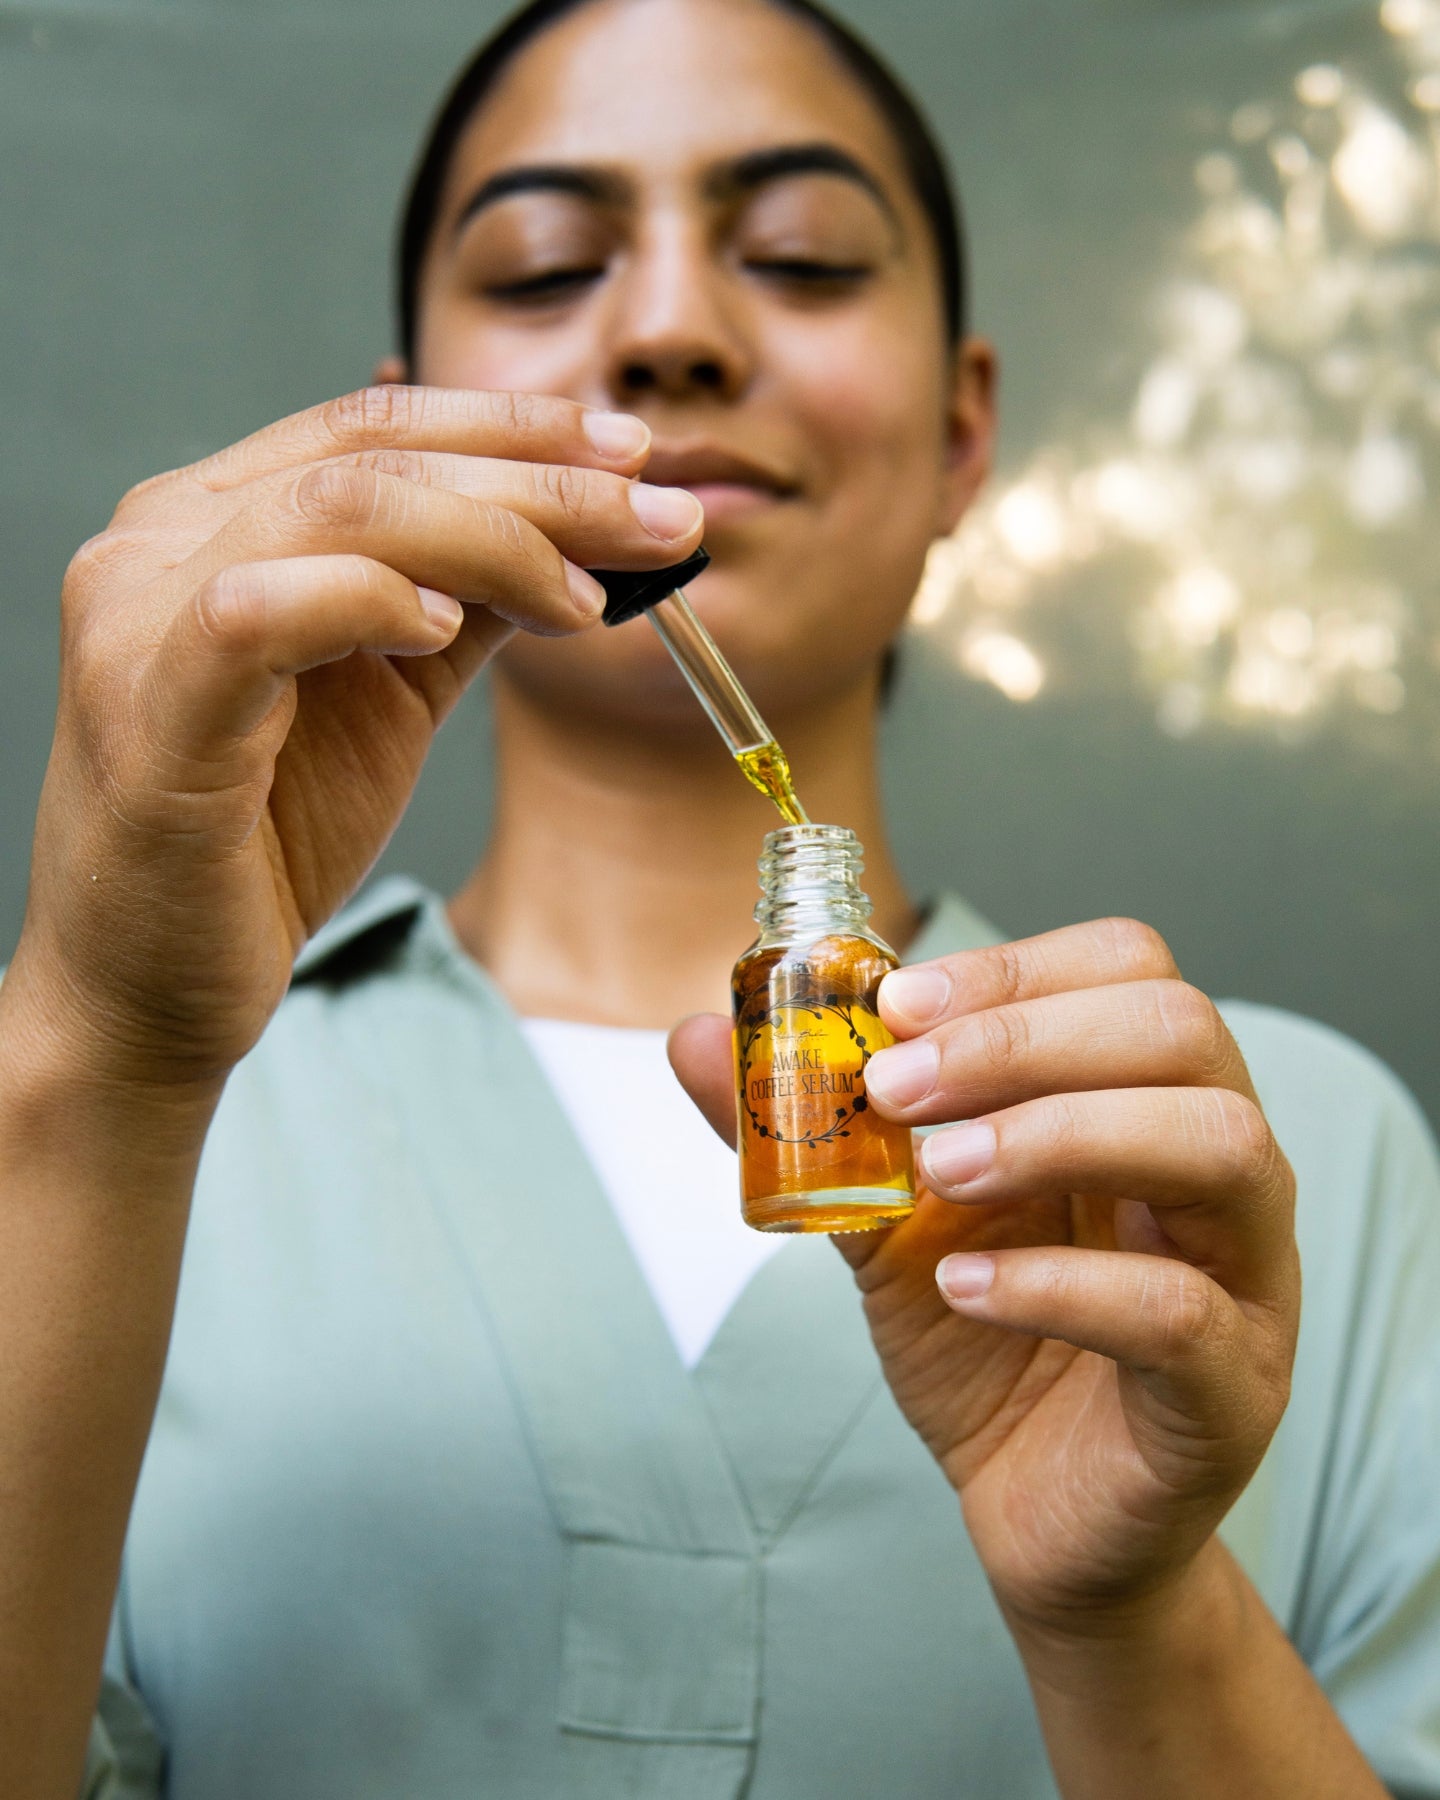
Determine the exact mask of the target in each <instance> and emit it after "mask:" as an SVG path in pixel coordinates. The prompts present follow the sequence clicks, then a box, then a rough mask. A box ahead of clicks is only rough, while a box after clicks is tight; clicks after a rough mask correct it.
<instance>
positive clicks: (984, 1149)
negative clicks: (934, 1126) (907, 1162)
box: [920, 1119, 995, 1187]
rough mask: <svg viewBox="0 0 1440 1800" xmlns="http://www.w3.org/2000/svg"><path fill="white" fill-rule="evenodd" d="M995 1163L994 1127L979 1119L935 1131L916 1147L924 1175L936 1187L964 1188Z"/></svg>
mask: <svg viewBox="0 0 1440 1800" xmlns="http://www.w3.org/2000/svg"><path fill="white" fill-rule="evenodd" d="M994 1160H995V1127H994V1126H993V1125H986V1124H985V1123H984V1122H983V1121H981V1120H978V1119H977V1120H973V1121H972V1122H970V1123H968V1124H965V1125H954V1126H952V1127H951V1128H950V1130H948V1131H937V1132H936V1133H935V1134H934V1136H933V1137H928V1138H926V1140H925V1142H924V1143H923V1144H922V1145H921V1146H920V1161H921V1164H922V1165H923V1167H924V1170H925V1173H926V1175H928V1176H929V1178H930V1180H931V1181H932V1182H935V1183H936V1184H937V1185H938V1186H940V1187H964V1185H965V1183H966V1182H967V1181H975V1180H977V1179H978V1178H979V1177H980V1176H981V1175H983V1174H984V1173H985V1171H986V1170H987V1169H988V1168H989V1167H990V1165H991V1163H993V1162H994Z"/></svg>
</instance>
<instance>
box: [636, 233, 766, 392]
mask: <svg viewBox="0 0 1440 1800" xmlns="http://www.w3.org/2000/svg"><path fill="white" fill-rule="evenodd" d="M614 291H615V309H614V313H613V315H612V318H611V321H610V324H611V331H610V343H609V346H608V350H609V358H608V360H609V387H610V393H611V397H612V399H613V400H614V401H615V403H616V404H618V405H621V406H629V405H633V404H635V403H636V402H638V401H641V400H643V399H644V398H645V397H646V396H647V395H648V396H654V397H660V398H664V399H666V400H680V401H683V400H693V399H700V398H712V399H719V400H735V399H738V398H739V396H740V395H741V394H742V393H743V392H744V390H745V388H746V386H747V385H748V383H749V381H750V378H751V374H752V372H753V367H754V357H753V353H752V351H751V348H750V345H749V342H748V337H747V333H746V331H745V322H744V319H743V316H742V311H743V309H742V307H741V305H740V303H739V300H738V297H737V296H735V295H734V294H733V293H732V292H731V291H730V287H729V282H728V281H727V278H726V271H725V270H724V269H723V268H722V267H720V266H719V264H718V263H717V261H716V259H715V257H714V255H713V253H712V252H711V251H710V248H709V246H708V245H707V244H706V243H705V242H704V241H703V237H702V234H701V232H700V230H699V229H697V228H695V227H689V226H686V225H684V224H677V225H674V226H672V227H670V228H668V229H665V228H657V229H655V230H654V231H652V232H651V233H649V234H647V236H646V238H645V239H644V240H643V241H640V242H637V243H636V245H635V247H634V249H633V252H632V256H631V261H630V265H629V267H628V268H627V269H626V271H625V273H624V274H623V275H622V277H621V279H620V280H619V281H618V282H617V283H616V284H615V290H614Z"/></svg>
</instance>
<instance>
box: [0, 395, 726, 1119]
mask: <svg viewBox="0 0 1440 1800" xmlns="http://www.w3.org/2000/svg"><path fill="white" fill-rule="evenodd" d="M648 447H649V433H648V431H647V430H646V429H645V427H644V426H643V425H642V424H641V422H640V421H639V420H637V419H632V418H629V417H628V416H625V415H615V414H605V413H597V412H594V411H590V410H587V409H586V408H584V407H581V406H578V405H576V404H574V403H572V402H570V401H566V400H561V399H555V398H548V397H537V396H531V395H514V394H493V393H479V392H468V391H457V390H446V389H426V388H405V387H398V386H397V387H379V388H372V389H368V390H365V391H362V392H360V393H357V394H351V395H349V396H347V397H346V398H344V399H341V400H337V401H333V402H331V403H330V404H328V405H325V406H321V407H317V408H314V409H312V410H311V411H308V412H303V413H300V414H297V415H296V416H295V417H293V418H289V419H285V420H282V421H281V422H280V423H279V424H276V425H273V426H271V427H269V428H268V429H267V430H265V431H262V432H259V433H258V434H257V435H255V436H254V437H251V438H247V439H245V440H244V441H243V442H242V443H240V444H238V445H235V446H233V447H232V448H230V449H227V450H224V451H221V452H220V453H219V454H218V455H216V456H212V457H209V458H207V459H206V460H205V461H203V462H200V463H196V464H194V465H193V466H191V467H189V468H185V469H180V470H177V471H175V472H174V473H171V474H166V475H161V476H158V477H156V478H155V479H154V480H152V481H147V482H145V483H143V484H142V485H141V486H139V487H137V488H135V489H134V490H133V491H132V492H131V493H129V494H127V495H126V497H125V499H124V500H123V501H122V502H121V504H120V507H119V509H118V511H117V512H116V514H115V517H114V519H113V520H112V522H111V524H110V526H109V528H108V529H107V530H106V531H104V532H102V533H101V534H100V535H99V536H98V537H95V538H92V539H91V540H90V542H89V543H87V544H86V545H84V546H83V547H82V549H81V550H80V552H79V554H78V555H77V556H76V558H75V560H74V562H73V563H72V564H71V566H70V569H69V572H68V574H67V577H66V581H65V589H64V599H63V631H62V655H61V677H60V704H59V714H58V722H57V730H56V737H55V744H54V749H53V752H52V755H51V760H50V765H49V769H48V771H47V774H46V779H45V785H44V791H43V794H42V798H41V805H40V816H39V821H38V826H37V833H36V844H35V859H34V867H33V872H32V879H31V890H30V899H29V905H28V909H27V913H26V920H25V926H24V930H23V932H22V935H21V940H20V944H19V947H18V948H17V951H16V956H15V961H14V963H13V964H12V967H11V971H10V974H9V977H8V978H7V981H6V983H5V988H4V990H3V992H4V996H5V1000H6V1001H7V1002H8V1003H9V1007H12V1008H13V1007H14V1006H17V1005H18V1006H21V1007H25V1006H29V1009H30V1015H29V1027H30V1036H31V1037H32V1038H33V1035H34V1032H35V1030H36V1029H37V1021H42V1020H43V1029H44V1034H45V1036H46V1037H47V1039H48V1040H49V1041H50V1042H51V1043H53V1044H55V1045H60V1044H63V1045H64V1046H65V1055H66V1059H67V1061H68V1060H69V1059H70V1058H71V1057H73V1056H74V1055H76V1054H79V1055H81V1056H82V1057H83V1059H84V1063H85V1067H86V1069H87V1071H89V1072H91V1073H99V1074H100V1075H101V1076H102V1077H104V1078H107V1079H108V1078H116V1079H121V1080H134V1081H138V1082H141V1083H144V1084H146V1085H147V1086H154V1085H158V1086H160V1087H162V1088H174V1089H180V1088H191V1087H198V1088H200V1089H202V1090H204V1089H213V1090H216V1091H218V1086H219V1084H220V1083H222V1082H223V1079H224V1077H225V1075H226V1074H227V1073H228V1072H229V1070H230V1068H231V1067H232V1066H233V1065H234V1064H235V1063H236V1062H237V1061H238V1060H239V1058H240V1057H241V1056H243V1055H244V1054H245V1052H246V1051H247V1050H249V1049H250V1048H251V1046H252V1045H253V1044H254V1043H255V1041H256V1039H257V1038H258V1036H259V1034H260V1032H261V1030H262V1029H263V1027H264V1025H265V1023H266V1021H267V1020H268V1019H269V1017H270V1015H271V1013H272V1012H273V1011H274V1009H275V1007H276V1006H277V1005H278V1003H279V1001H280V999H281V997H282V995H283V994H284V992H285V989H286V986H287V984H288V982H289V979H290V972H291V966H292V963H293V961H294V958H295V955H296V953H297V952H298V950H299V949H300V947H301V945H302V944H303V943H304V942H305V940H306V939H307V938H308V937H309V936H310V935H311V934H312V933H313V932H314V931H315V930H316V928H317V927H318V926H319V925H321V924H322V923H323V922H324V920H325V919H326V918H328V917H329V916H330V914H331V913H332V912H334V911H335V909H336V908H337V907H338V906H339V905H340V904H341V902H342V901H343V900H344V899H345V898H346V897H347V896H348V895H349V893H350V892H351V891H352V890H353V889H354V887H355V886H356V885H357V883H358V882H359V881H360V880H361V878H362V877H363V875H364V874H365V872H366V871H367V870H368V869H369V867H370V866H371V864H372V863H373V861H374V860H375V858H376V856H377V855H378V854H379V852H380V850H381V848H382V847H383V845H384V844H385V841H386V839H387V838H388V837H389V835H390V832H391V831H392V830H393V828H394V826H395V824H396V822H397V820H398V819H399V817H400V814H401V812H402V811H403V809H404V807H405V805H406V802H407V801H408V799H409V797H410V794H411V791H412V789H413V787H414V784H415V781H416V778H417V776H418V775H419V772H420V768H421V765H422V763H423V762H424V760H425V755H426V752H427V751H428V749H429V746H430V741H431V738H432V736H433V735H434V732H435V730H436V728H437V727H438V726H439V724H440V722H441V721H442V720H443V718H444V717H445V715H446V714H447V713H448V712H449V710H450V709H451V707H453V706H454V704H455V702H456V701H457V700H458V699H459V697H460V695H461V693H462V692H463V691H464V689H465V687H466V685H467V683H468V682H469V681H470V680H471V678H472V677H473V676H474V675H475V673H476V672H477V671H478V670H479V669H480V668H481V667H482V666H483V664H484V663H485V662H486V661H487V660H488V659H489V658H490V656H491V655H493V654H494V652H495V650H496V649H497V648H498V647H499V645H500V644H501V643H503V642H504V640H505V639H506V638H507V637H508V636H509V635H510V634H511V633H512V632H513V631H514V630H515V629H516V628H517V627H520V628H524V629H527V630H532V631H537V632H541V633H556V634H559V633H567V632H572V631H578V630H581V629H583V628H585V627H586V626H589V625H593V624H594V623H595V621H596V619H597V618H598V617H599V614H600V610H601V606H602V604H603V594H602V593H601V591H600V588H599V585H598V583H596V582H594V581H593V580H592V579H591V578H590V577H588V576H585V575H584V574H583V572H582V571H583V569H584V568H585V567H586V566H591V567H612V568H634V569H639V568H658V567H664V566H666V565H667V564H669V563H673V562H677V561H679V560H680V559H681V558H682V557H684V556H686V555H688V554H689V553H690V552H691V551H692V550H693V549H694V548H695V547H696V545H697V544H698V542H699V538H700V532H701V526H702V523H703V521H702V517H701V512H700V507H699V504H698V502H695V501H693V500H692V499H690V497H689V496H688V495H682V494H679V493H675V492H673V491H666V490H657V489H653V488H646V487H642V486H640V485H639V484H636V483H634V482H632V481H631V480H630V479H629V478H630V477H632V476H633V475H634V474H635V473H636V472H637V471H638V470H639V469H640V468H641V466H642V465H643V463H644V461H645V459H646V456H647V455H648ZM637 498H638V500H639V503H640V505H641V506H645V505H646V502H647V500H648V501H649V507H648V516H649V519H650V528H648V529H647V525H646V523H644V522H642V519H641V517H640V516H639V514H638V512H637V510H636V507H635V505H634V504H632V502H633V501H634V500H636V499H637ZM671 529H673V531H674V535H672V536H664V535H659V533H660V532H664V531H668V530H671ZM450 596H454V598H453V599H452V598H451V597H450ZM456 601H461V602H465V603H466V604H465V605H464V606H463V607H462V606H460V605H457V604H456ZM7 1010H8V1008H7Z"/></svg>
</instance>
